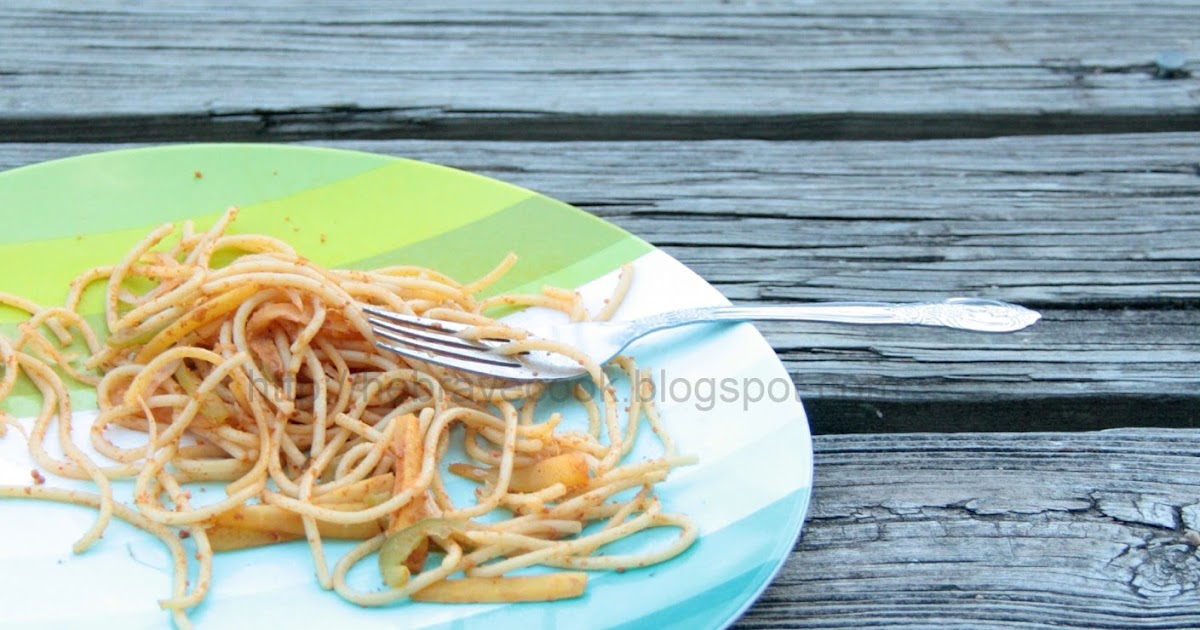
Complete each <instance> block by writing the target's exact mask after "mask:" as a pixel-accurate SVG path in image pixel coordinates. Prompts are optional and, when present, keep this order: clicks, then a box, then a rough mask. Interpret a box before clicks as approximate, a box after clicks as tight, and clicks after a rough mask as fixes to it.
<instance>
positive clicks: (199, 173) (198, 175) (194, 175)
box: [192, 171, 204, 179]
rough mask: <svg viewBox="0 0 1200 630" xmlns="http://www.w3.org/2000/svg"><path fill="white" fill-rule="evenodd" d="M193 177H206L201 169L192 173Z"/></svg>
mask: <svg viewBox="0 0 1200 630" xmlns="http://www.w3.org/2000/svg"><path fill="white" fill-rule="evenodd" d="M192 178H194V179H204V173H201V172H200V171H196V172H195V173H192Z"/></svg>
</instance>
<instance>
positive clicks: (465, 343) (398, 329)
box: [367, 317, 502, 356]
mask: <svg viewBox="0 0 1200 630" xmlns="http://www.w3.org/2000/svg"><path fill="white" fill-rule="evenodd" d="M367 322H368V323H370V324H371V327H372V329H373V330H374V331H375V333H376V334H381V335H383V336H386V337H388V338H389V339H394V337H391V336H390V335H398V336H401V337H403V338H404V340H405V341H410V340H411V341H412V342H414V343H415V342H416V341H417V340H418V339H420V340H424V341H428V342H430V345H431V346H436V347H437V348H438V349H446V350H451V351H452V350H462V351H466V352H471V353H474V352H476V351H479V350H483V351H487V350H490V349H491V346H490V345H488V344H486V343H484V342H475V341H472V340H470V339H463V338H461V337H458V336H456V335H453V334H449V335H448V334H446V333H437V332H432V329H431V328H428V327H424V326H419V325H417V326H407V325H400V324H397V323H395V322H394V321H389V320H383V319H379V318H376V317H367ZM385 333H387V334H385ZM497 356H502V355H497Z"/></svg>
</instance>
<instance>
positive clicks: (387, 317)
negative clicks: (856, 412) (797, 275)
mask: <svg viewBox="0 0 1200 630" xmlns="http://www.w3.org/2000/svg"><path fill="white" fill-rule="evenodd" d="M363 311H365V312H366V313H367V319H368V320H369V321H370V323H371V326H372V330H373V331H374V333H375V335H376V337H378V339H377V340H376V344H377V345H378V346H379V347H380V348H383V349H385V350H389V351H391V352H394V353H396V354H399V355H401V356H404V357H408V358H410V359H415V360H417V361H425V362H428V363H434V364H437V365H442V366H445V367H448V368H453V369H456V370H462V371H465V372H472V373H475V374H481V375H484V376H491V377H495V378H498V379H503V380H508V381H515V382H526V383H527V382H533V381H558V380H565V379H571V378H576V377H578V376H580V375H582V374H584V372H585V371H584V369H583V368H582V367H581V366H580V365H579V363H578V362H576V361H574V360H571V359H568V358H567V357H565V356H563V355H560V354H556V353H551V352H542V351H534V352H524V353H520V354H511V355H510V354H501V353H499V352H497V351H496V348H498V347H500V346H502V345H504V344H505V343H508V342H509V341H511V340H509V339H483V340H479V341H472V340H467V339H463V338H462V337H459V336H458V333H460V332H462V331H463V330H466V329H468V328H472V326H471V325H469V324H459V323H455V322H446V321H440V320H434V319H429V318H425V317H417V316H415V315H404V314H401V313H394V312H391V311H388V310H385V309H381V308H378V307H374V306H363ZM1040 318H1041V315H1040V314H1038V313H1037V312H1036V311H1032V310H1029V309H1027V308H1025V307H1022V306H1017V305H1015V304H1008V303H1006V302H998V301H996V300H984V299H978V298H952V299H949V300H945V301H943V302H906V303H905V302H902V303H887V302H818V303H812V304H800V305H795V306H757V307H752V306H716V307H706V308H689V309H683V310H678V311H670V312H666V313H659V314H658V315H651V316H649V317H643V318H641V319H635V320H632V321H623V322H583V323H572V324H559V325H551V326H529V327H520V329H521V330H525V331H527V332H528V333H529V336H530V337H531V338H537V339H547V340H551V341H560V342H563V343H566V344H568V345H570V346H573V347H575V348H578V349H579V350H580V351H582V352H583V353H584V354H586V355H587V356H588V357H590V358H591V359H592V360H594V361H595V362H596V363H600V364H603V363H605V362H607V361H608V360H610V359H612V358H613V357H614V356H616V355H617V353H619V352H620V351H621V350H624V349H625V346H628V345H629V344H630V342H632V341H633V340H635V339H637V338H639V337H642V336H643V335H646V334H647V333H650V332H653V331H656V330H663V329H665V328H675V327H677V326H684V325H687V324H703V323H713V322H744V321H751V320H758V321H764V320H789V321H811V322H833V323H844V324H904V325H917V326H940V327H944V328H958V329H962V330H974V331H980V332H994V333H1000V332H1013V331H1016V330H1021V329H1022V328H1026V327H1028V326H1030V325H1032V324H1033V323H1034V322H1036V321H1038V319H1040Z"/></svg>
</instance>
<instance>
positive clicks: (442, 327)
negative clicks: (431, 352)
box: [362, 306, 471, 333]
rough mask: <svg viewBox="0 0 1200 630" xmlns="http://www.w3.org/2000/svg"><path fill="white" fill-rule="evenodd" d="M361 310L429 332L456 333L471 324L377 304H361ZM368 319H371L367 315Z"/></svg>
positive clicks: (410, 327) (391, 321) (397, 323)
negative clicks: (430, 317)
mask: <svg viewBox="0 0 1200 630" xmlns="http://www.w3.org/2000/svg"><path fill="white" fill-rule="evenodd" d="M362 310H363V311H364V312H366V313H368V314H369V315H374V316H375V317H374V319H375V320H376V321H381V322H387V323H390V324H392V325H400V326H404V327H405V328H409V329H421V330H428V331H430V332H440V333H457V332H462V331H464V330H466V329H468V328H471V324H460V323H458V322H444V321H441V320H436V319H429V318H428V317H421V316H419V315H407V314H404V313H397V312H395V311H389V310H387V309H383V308H379V307H378V306H363V307H362ZM368 319H371V318H370V317H368Z"/></svg>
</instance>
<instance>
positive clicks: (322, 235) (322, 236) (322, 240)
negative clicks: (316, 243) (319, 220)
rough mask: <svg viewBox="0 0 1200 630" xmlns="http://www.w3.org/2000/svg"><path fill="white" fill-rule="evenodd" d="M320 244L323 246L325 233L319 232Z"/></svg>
mask: <svg viewBox="0 0 1200 630" xmlns="http://www.w3.org/2000/svg"><path fill="white" fill-rule="evenodd" d="M321 244H322V245H324V244H325V233H324V232H321Z"/></svg>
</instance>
